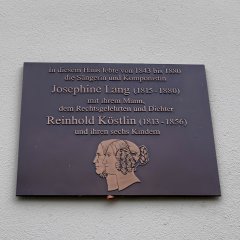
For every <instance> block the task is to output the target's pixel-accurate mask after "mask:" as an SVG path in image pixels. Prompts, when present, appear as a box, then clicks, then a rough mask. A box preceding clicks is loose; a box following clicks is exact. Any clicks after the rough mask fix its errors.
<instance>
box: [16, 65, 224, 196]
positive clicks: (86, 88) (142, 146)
mask: <svg viewBox="0 0 240 240" xmlns="http://www.w3.org/2000/svg"><path fill="white" fill-rule="evenodd" d="M110 194H111V195H148V196H150V195H156V196H157V195H178V196H179V195H192V196H219V195H220V186H219V178H218V169H217V161H216V154H215V146H214V138H213V130H212V123H211V115H210V108H209V100H208V91H207V83H206V75H205V68H204V66H203V65H172V64H110V63H25V64H24V75H23V90H22V112H21V127H20V142H19V162H18V177H17V195H79V196H90V195H110Z"/></svg>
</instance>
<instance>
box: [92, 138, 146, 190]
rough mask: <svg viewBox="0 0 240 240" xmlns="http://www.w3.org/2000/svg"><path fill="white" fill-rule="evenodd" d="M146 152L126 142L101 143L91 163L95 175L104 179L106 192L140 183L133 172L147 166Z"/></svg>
mask: <svg viewBox="0 0 240 240" xmlns="http://www.w3.org/2000/svg"><path fill="white" fill-rule="evenodd" d="M148 161H149V158H148V151H147V148H146V147H145V146H139V147H138V146H137V145H136V144H135V143H133V142H130V141H127V140H119V139H109V140H106V141H102V142H101V143H100V144H99V145H98V148H97V152H96V157H95V159H94V161H93V163H94V164H95V167H96V173H97V174H98V175H99V176H100V177H103V178H106V181H107V186H108V191H114V190H118V191H121V190H123V189H125V188H127V187H129V186H131V185H132V184H134V183H140V182H141V181H140V179H139V178H138V177H137V176H136V174H135V172H136V170H137V167H139V166H143V165H145V164H147V163H148Z"/></svg>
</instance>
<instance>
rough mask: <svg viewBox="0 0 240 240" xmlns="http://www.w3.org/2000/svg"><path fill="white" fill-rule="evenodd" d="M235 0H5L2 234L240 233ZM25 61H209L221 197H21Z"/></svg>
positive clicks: (1, 30)
mask: <svg viewBox="0 0 240 240" xmlns="http://www.w3.org/2000/svg"><path fill="white" fill-rule="evenodd" d="M239 11H240V2H239V1H237V0H236V1H233V0H232V1H230V0H228V1H223V0H212V1H209V0H208V1H207V0H206V1H205V0H204V1H191V0H188V1H186V0H181V1H156V0H154V1H152V0H148V1H119V0H118V1H103V0H102V1H79V0H76V1H74V0H69V1H51V2H50V1H47V0H42V1H14V0H13V1H1V3H0V20H1V21H0V49H1V50H0V56H1V58H0V59H1V65H0V75H1V76H0V84H1V88H0V99H1V100H0V129H1V134H0V161H1V162H0V164H1V167H0V189H1V194H0V216H1V217H0V239H25V240H29V239H34V240H37V239H58V240H61V239H170V240H172V239H204V240H205V239H217V240H220V239H239V234H240V221H239V217H240V208H239V203H240V200H239V199H240V189H239V185H240V162H239V161H240V160H239V153H240V147H239V140H240V137H239V136H240V127H239V123H238V121H239V119H240V113H239V105H240V94H239V88H240V81H239V64H240V55H239V52H240V31H239V29H240V15H239ZM24 61H42V62H45V61H48V62H49V61H55V62H60V61H62V62H129V63H132V62H134V63H189V64H191V63H192V64H194V63H196V64H197V63H199V64H205V65H206V69H207V79H208V87H209V95H210V104H211V109H212V118H213V127H214V133H215V141H216V150H217V158H218V165H219V172H220V180H221V187H222V197H221V198H219V199H204V198H202V199H201V198H198V199H195V198H159V199H150V200H149V199H141V200H139V199H138V200H118V201H115V202H111V203H109V202H106V201H103V200H96V199H95V200H91V199H90V200H89V199H88V200H81V199H78V198H75V199H69V198H60V199H59V198H48V199H40V198H32V199H20V198H16V197H15V186H16V168H17V152H18V137H19V118H20V100H21V79H22V65H23V62H24Z"/></svg>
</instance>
